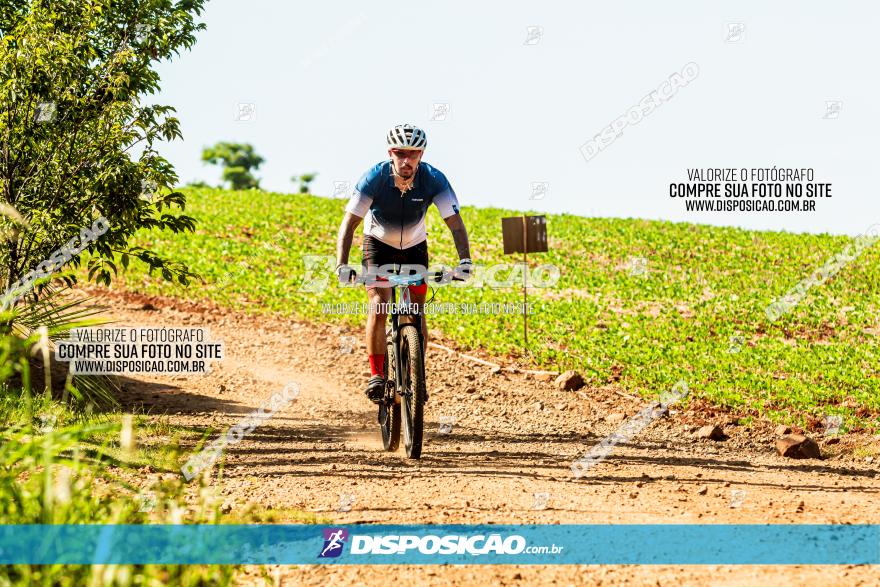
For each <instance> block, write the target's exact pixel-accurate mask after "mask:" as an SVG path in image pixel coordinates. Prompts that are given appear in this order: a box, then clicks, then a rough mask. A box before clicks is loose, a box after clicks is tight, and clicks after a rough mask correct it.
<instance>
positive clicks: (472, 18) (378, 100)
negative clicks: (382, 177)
mask: <svg viewBox="0 0 880 587" xmlns="http://www.w3.org/2000/svg"><path fill="white" fill-rule="evenodd" d="M878 15H880V10H878V8H877V5H876V4H875V3H864V4H856V3H854V2H843V3H835V4H828V3H824V2H823V3H819V2H773V3H765V2H712V3H707V2H696V1H695V2H676V3H674V4H672V3H655V2H626V3H605V2H602V3H598V2H584V3H577V4H574V3H561V2H541V3H539V2H504V3H475V2H446V3H443V4H442V5H436V4H423V3H421V4H420V3H408V4H406V5H404V4H401V3H391V2H325V3H308V4H304V3H295V2H280V1H268V0H263V1H254V2H242V1H238V2H234V1H232V0H212V1H211V2H209V3H208V5H207V10H206V12H205V13H204V15H203V20H204V22H205V23H206V24H207V27H208V28H207V30H206V31H204V32H202V33H200V34H199V40H198V42H197V43H196V45H195V46H194V47H193V49H192V51H190V52H188V53H185V54H183V55H182V56H180V57H179V58H177V59H175V60H174V61H171V62H168V63H163V64H162V65H161V67H160V73H161V75H162V79H163V82H162V87H163V90H162V92H161V94H159V95H158V96H155V97H154V99H155V101H156V102H158V103H167V104H171V105H173V106H175V107H177V109H178V116H179V118H180V120H181V125H182V130H183V133H184V140H183V141H176V142H173V143H170V144H168V145H166V146H165V147H164V148H163V152H164V154H165V155H166V156H167V157H168V158H169V159H170V160H171V161H172V163H174V165H175V166H176V168H177V170H178V173H179V174H180V177H181V180H182V181H184V182H186V181H190V180H194V179H203V180H206V181H208V182H210V183H216V182H217V181H218V179H219V175H220V174H219V169H217V168H214V167H210V166H205V165H203V164H202V162H201V159H200V153H201V149H202V147H204V146H207V145H209V144H213V143H215V142H217V141H220V140H226V141H238V142H250V143H252V144H253V145H254V146H255V148H256V149H257V151H258V152H259V153H260V154H261V155H262V156H263V157H265V158H266V163H265V164H264V165H263V167H262V168H261V169H260V171H259V173H258V175H259V177H261V179H262V185H263V187H264V188H266V189H271V190H276V191H292V190H294V184H293V183H292V182H291V181H290V177H291V176H292V175H298V174H301V173H305V172H313V171H315V172H318V174H319V175H318V178H317V180H316V181H315V182H314V183H313V185H312V191H313V192H314V193H317V194H322V195H331V194H332V193H333V192H334V191H335V190H336V189H338V188H337V186H341V185H344V183H345V182H350V183H354V182H355V181H356V180H357V178H358V177H359V176H360V175H361V174H362V173H363V171H365V170H366V169H367V168H368V167H370V166H371V165H372V164H374V163H376V162H377V161H379V160H381V159H383V158H385V145H384V136H385V132H386V131H387V129H388V128H389V127H390V126H392V125H394V124H396V123H399V122H411V123H413V124H417V125H420V126H422V127H423V128H424V129H425V130H426V131H427V133H428V140H429V148H428V150H427V152H426V154H425V161H428V162H430V163H432V164H433V165H435V166H437V167H438V168H440V169H441V170H442V171H444V173H446V175H447V176H448V177H449V179H450V181H451V182H452V185H453V187H454V188H455V190H456V192H457V194H458V196H459V199H460V201H461V202H462V203H463V204H466V205H467V204H471V205H477V206H501V207H507V208H514V209H523V210H535V211H546V212H568V213H572V214H580V215H586V216H594V215H595V216H614V217H639V218H654V219H666V220H674V221H690V222H700V223H708V224H717V225H735V226H743V227H748V228H758V229H772V230H789V231H795V232H832V233H841V234H843V233H846V234H853V235H855V234H859V233H861V232H863V231H864V230H865V229H866V228H867V227H868V226H870V225H872V224H874V223H876V222H880V203H878V198H877V194H876V191H877V190H876V183H875V181H874V169H875V159H876V156H877V153H878V149H877V145H876V142H877V137H878V135H880V110H878V108H877V107H876V98H877V93H878V92H877V90H878V80H877V72H876V56H877V55H878V54H880V35H877V34H876V31H877V29H878V24H880V22H878V21H880V19H878ZM731 27H733V28H731ZM691 62H692V63H696V64H698V66H699V75H698V76H697V77H696V78H695V79H694V80H693V81H691V82H690V83H689V84H688V85H687V86H685V87H682V88H679V90H678V92H677V93H675V94H674V96H673V97H672V98H671V99H669V100H668V101H666V102H664V103H663V104H662V105H661V106H659V107H657V108H656V109H655V110H654V111H653V112H651V113H650V114H649V115H647V116H645V117H644V118H643V119H642V120H641V121H640V122H639V123H638V124H635V125H631V126H629V127H627V128H626V129H625V130H624V132H623V134H622V135H621V136H619V137H618V138H617V140H616V141H615V142H614V143H613V144H611V145H610V146H609V147H608V148H607V149H605V150H603V151H602V152H600V153H599V154H598V155H596V156H595V157H594V158H592V159H590V160H589V161H587V160H586V159H585V158H584V156H583V155H582V154H581V151H580V147H581V145H583V144H584V143H585V142H586V141H588V140H589V139H591V138H592V137H593V136H594V135H596V134H597V133H599V132H600V131H601V130H602V129H603V128H604V127H607V126H608V125H609V124H611V122H612V121H614V120H615V119H616V118H618V117H619V116H621V115H624V114H625V113H626V112H627V110H628V109H629V108H630V107H631V106H633V105H635V104H637V103H638V102H639V100H640V99H641V98H642V97H643V96H645V95H646V94H648V93H649V92H651V91H652V90H655V89H656V88H657V87H658V86H659V85H660V84H661V83H663V82H664V80H667V79H668V78H669V76H670V75H671V74H673V73H674V72H678V71H680V70H681V69H682V67H683V66H684V65H685V64H687V63H691ZM829 101H831V102H835V103H837V104H839V112H838V113H837V114H836V115H833V114H832V115H828V114H827V112H828V110H827V108H828V106H827V102H829ZM239 104H252V105H253V112H254V114H253V115H252V116H251V117H250V119H247V117H246V116H245V118H246V119H245V120H237V119H236V118H242V116H241V115H240V114H239V112H247V111H246V110H244V111H243V110H240V109H241V108H245V109H247V108H251V107H250V106H239ZM437 104H440V105H441V106H435V105H437ZM443 113H445V116H444V115H443ZM772 166H777V167H795V168H804V167H811V168H813V169H814V170H815V178H816V181H822V182H829V183H831V184H833V187H832V198H831V199H828V200H821V201H818V202H817V206H816V211H815V212H812V213H805V212H787V213H779V212H776V213H772V212H760V213H755V212H752V213H743V212H714V213H712V212H700V213H697V212H686V211H685V210H684V205H683V203H682V202H681V201H679V200H677V199H672V198H670V197H669V195H668V189H669V188H668V185H669V183H670V182H672V181H679V180H684V179H686V177H687V169H688V168H690V167H737V168H740V167H772ZM535 183H539V184H545V185H546V188H547V189H546V192H545V195H544V197H543V198H542V199H534V196H533V184H535Z"/></svg>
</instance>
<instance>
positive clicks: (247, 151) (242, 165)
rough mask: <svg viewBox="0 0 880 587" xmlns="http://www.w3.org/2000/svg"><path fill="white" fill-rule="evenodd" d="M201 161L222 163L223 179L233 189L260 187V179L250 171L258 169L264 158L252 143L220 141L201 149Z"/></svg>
mask: <svg viewBox="0 0 880 587" xmlns="http://www.w3.org/2000/svg"><path fill="white" fill-rule="evenodd" d="M202 161H205V162H207V163H211V164H213V165H222V166H223V181H228V182H229V184H230V186H231V187H232V189H234V190H247V189H250V188H259V187H260V180H258V179H257V178H255V177H254V176H253V174H252V173H251V171H256V170H257V169H259V167H260V165H262V164H263V162H264V161H265V159H263V158H262V157H260V156H259V155H257V153H256V152H255V151H254V147H253V145H248V144H240V143H225V142H220V143H217V144H216V145H214V146H213V147H205V149H203V150H202Z"/></svg>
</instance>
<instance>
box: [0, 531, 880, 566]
mask: <svg viewBox="0 0 880 587" xmlns="http://www.w3.org/2000/svg"><path fill="white" fill-rule="evenodd" d="M0 564H32V565H48V564H52V565H55V564H223V565H226V564H296V565H303V564H351V565H357V564H368V565H375V564H417V565H431V564H453V565H474V564H489V565H499V564H500V565H504V564H518V565H521V564H535V565H573V564H578V565H594V564H610V565H620V564H639V565H667V564H674V565H795V564H796V565H859V564H870V565H876V564H880V525H773V524H771V525H751V524H735V525H724V524H706V525H672V524H657V525H544V526H535V525H436V526H434V525H387V526H386V525H348V526H345V525H340V526H313V525H191V526H184V525H143V526H128V525H55V526H53V525H0Z"/></svg>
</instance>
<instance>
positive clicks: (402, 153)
mask: <svg viewBox="0 0 880 587" xmlns="http://www.w3.org/2000/svg"><path fill="white" fill-rule="evenodd" d="M391 154H392V155H394V156H395V157H401V158H403V157H409V158H411V159H415V158H416V157H421V155H422V151H421V150H419V149H391Z"/></svg>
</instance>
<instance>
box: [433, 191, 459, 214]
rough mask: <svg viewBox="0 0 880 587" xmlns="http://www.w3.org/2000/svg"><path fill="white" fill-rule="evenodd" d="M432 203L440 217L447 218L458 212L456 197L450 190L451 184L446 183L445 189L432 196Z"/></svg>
mask: <svg viewBox="0 0 880 587" xmlns="http://www.w3.org/2000/svg"><path fill="white" fill-rule="evenodd" d="M434 205H435V206H437V210H439V211H440V217H441V218H449V217H450V216H454V215H455V214H458V198H457V197H456V195H455V192H454V191H452V186H451V185H449V184H448V183H447V184H446V189H444V190H443V191H442V192H440V193H439V194H437V195H436V196H434Z"/></svg>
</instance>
